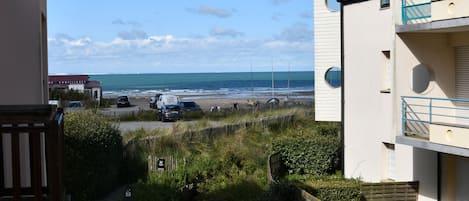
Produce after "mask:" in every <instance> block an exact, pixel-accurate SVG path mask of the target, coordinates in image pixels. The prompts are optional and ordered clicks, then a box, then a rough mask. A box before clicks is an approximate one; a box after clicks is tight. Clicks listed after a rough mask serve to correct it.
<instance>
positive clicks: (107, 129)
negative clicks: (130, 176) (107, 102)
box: [64, 111, 123, 201]
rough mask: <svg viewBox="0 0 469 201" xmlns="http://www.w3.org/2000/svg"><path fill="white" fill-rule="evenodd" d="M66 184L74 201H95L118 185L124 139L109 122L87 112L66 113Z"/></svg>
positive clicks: (67, 190) (104, 118)
mask: <svg viewBox="0 0 469 201" xmlns="http://www.w3.org/2000/svg"><path fill="white" fill-rule="evenodd" d="M64 135H65V137H64V165H65V168H64V176H65V177H64V178H65V179H64V182H65V188H66V192H67V193H70V194H71V196H72V200H77V201H80V200H87V201H88V200H96V199H97V198H99V197H100V196H103V195H105V194H106V193H108V192H110V191H112V189H113V188H115V187H116V186H117V185H119V183H120V181H119V179H120V178H119V176H120V172H121V169H122V153H123V148H122V138H121V135H120V132H119V130H118V129H117V127H116V125H115V124H114V123H113V122H111V121H110V120H109V119H108V118H106V117H103V116H101V115H99V114H95V113H92V112H88V111H86V112H85V111H79V112H71V113H67V114H66V116H65V126H64Z"/></svg>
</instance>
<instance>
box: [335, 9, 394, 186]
mask: <svg viewBox="0 0 469 201" xmlns="http://www.w3.org/2000/svg"><path fill="white" fill-rule="evenodd" d="M369 16H374V17H369ZM371 27H372V30H373V31H369V30H370V29H371ZM393 33H394V26H393V23H392V9H390V8H387V9H380V1H379V0H375V1H364V2H361V3H356V4H351V5H347V6H345V7H344V56H345V60H344V66H345V67H344V73H345V74H344V78H345V83H344V87H345V94H344V100H345V105H344V115H345V117H344V130H345V132H344V143H345V149H344V150H345V153H344V155H345V172H344V174H345V176H346V177H349V178H361V179H363V180H365V181H368V182H380V181H382V180H387V179H395V178H388V176H394V175H396V174H388V173H387V172H386V170H388V169H389V168H387V163H385V162H386V161H387V159H386V158H385V157H386V156H387V154H386V153H385V152H386V149H385V144H384V143H389V144H394V136H395V132H393V125H392V116H393V115H392V112H393V110H392V108H393V107H392V93H393V92H394V91H393V88H392V87H390V88H389V86H385V84H384V83H383V80H385V79H386V77H387V76H389V74H388V71H389V70H388V68H389V67H390V66H389V63H392V59H393V58H394V56H393V53H394V52H393V51H392V50H393V41H394V34H393ZM388 57H389V58H388Z"/></svg>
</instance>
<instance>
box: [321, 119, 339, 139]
mask: <svg viewBox="0 0 469 201" xmlns="http://www.w3.org/2000/svg"><path fill="white" fill-rule="evenodd" d="M316 131H317V133H318V134H319V135H322V136H330V137H339V133H340V124H338V123H333V122H318V124H317V126H316Z"/></svg>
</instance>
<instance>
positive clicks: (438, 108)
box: [396, 96, 469, 156]
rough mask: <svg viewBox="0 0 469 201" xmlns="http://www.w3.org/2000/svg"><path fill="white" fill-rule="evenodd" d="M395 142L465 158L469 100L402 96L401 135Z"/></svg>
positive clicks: (467, 145) (468, 131)
mask: <svg viewBox="0 0 469 201" xmlns="http://www.w3.org/2000/svg"><path fill="white" fill-rule="evenodd" d="M396 141H397V142H398V143H401V144H407V145H411V146H414V147H419V148H424V149H430V150H434V151H438V152H443V153H450V154H456V155H463V156H467V155H469V100H468V99H456V98H428V97H412V96H404V97H402V136H398V137H397V138H396Z"/></svg>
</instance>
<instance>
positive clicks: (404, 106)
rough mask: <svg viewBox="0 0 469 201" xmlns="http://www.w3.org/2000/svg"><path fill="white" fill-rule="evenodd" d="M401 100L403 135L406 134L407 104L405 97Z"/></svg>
mask: <svg viewBox="0 0 469 201" xmlns="http://www.w3.org/2000/svg"><path fill="white" fill-rule="evenodd" d="M401 101H402V109H401V111H402V115H401V121H402V122H401V123H402V128H401V132H402V135H404V136H405V119H406V104H405V100H404V97H401Z"/></svg>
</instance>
